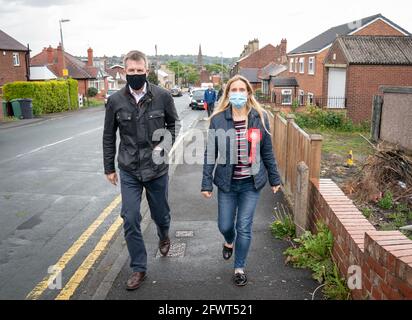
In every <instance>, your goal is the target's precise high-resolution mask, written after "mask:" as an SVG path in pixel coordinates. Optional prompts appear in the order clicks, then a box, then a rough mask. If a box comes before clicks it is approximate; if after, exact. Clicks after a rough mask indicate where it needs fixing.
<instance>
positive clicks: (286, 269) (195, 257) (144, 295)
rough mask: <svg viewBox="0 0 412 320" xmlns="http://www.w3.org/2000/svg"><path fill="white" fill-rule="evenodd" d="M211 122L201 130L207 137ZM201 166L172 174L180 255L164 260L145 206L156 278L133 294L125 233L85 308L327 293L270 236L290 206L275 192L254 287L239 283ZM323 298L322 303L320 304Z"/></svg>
mask: <svg viewBox="0 0 412 320" xmlns="http://www.w3.org/2000/svg"><path fill="white" fill-rule="evenodd" d="M206 126H207V123H206V121H202V120H199V121H198V122H197V123H196V128H198V129H202V130H206ZM201 176H202V166H201V165H187V164H182V165H179V166H177V168H176V169H175V171H174V172H172V173H171V179H170V193H169V199H170V206H171V209H172V223H171V230H170V231H171V232H170V234H171V240H172V247H171V250H170V252H169V255H168V257H160V255H159V253H158V249H157V244H158V238H157V236H156V228H155V225H154V223H153V222H152V221H151V220H150V218H149V216H150V213H149V211H148V207H147V203H146V202H144V203H143V204H142V212H143V216H144V218H143V222H142V230H143V232H144V239H145V244H146V249H147V252H148V278H147V279H146V281H145V282H144V284H143V285H142V286H141V287H140V288H139V289H138V290H137V291H134V292H128V291H126V290H125V283H126V281H127V279H128V277H129V276H130V274H131V270H130V268H129V256H128V252H127V248H126V244H125V241H124V238H123V232H119V233H118V234H117V237H116V239H114V240H113V243H112V244H111V246H110V248H109V249H108V251H107V254H106V256H105V257H104V258H103V259H102V260H101V261H99V263H98V264H97V265H96V266H95V268H94V270H93V271H94V272H93V273H92V274H90V275H89V277H88V278H86V280H85V281H84V283H83V284H82V285H81V286H80V288H79V290H78V291H77V293H76V295H75V296H74V297H73V298H74V299H79V300H89V299H94V300H104V299H107V300H311V299H312V293H313V292H314V291H315V289H316V288H317V287H318V286H319V284H318V283H317V282H315V281H314V280H313V279H312V278H311V273H310V272H309V271H308V270H301V269H295V268H292V267H290V266H288V265H285V263H284V261H285V257H284V256H283V252H284V251H285V250H286V249H287V247H288V243H287V242H284V241H279V240H276V239H275V238H274V237H273V236H272V234H271V232H270V229H269V225H270V224H271V222H273V210H274V208H275V207H276V206H279V205H280V204H283V205H284V206H287V204H286V201H285V199H284V197H283V194H282V193H278V194H277V195H276V196H274V195H273V193H272V192H271V189H270V188H269V186H267V187H266V188H265V189H264V190H263V191H262V194H261V198H260V201H259V204H258V207H257V210H256V215H255V219H254V225H253V241H252V245H251V249H250V252H249V256H248V260H247V261H248V264H247V267H246V271H247V273H248V278H249V283H248V285H247V286H246V287H243V288H238V287H235V286H234V285H233V284H232V282H231V277H232V273H233V260H230V261H229V262H227V261H224V260H223V258H222V253H221V251H222V243H223V238H222V236H221V235H220V233H219V231H218V228H217V201H216V193H214V197H213V199H212V200H209V201H208V200H205V199H204V198H203V197H202V196H201V194H200V182H201ZM232 259H233V257H232ZM316 298H319V297H316Z"/></svg>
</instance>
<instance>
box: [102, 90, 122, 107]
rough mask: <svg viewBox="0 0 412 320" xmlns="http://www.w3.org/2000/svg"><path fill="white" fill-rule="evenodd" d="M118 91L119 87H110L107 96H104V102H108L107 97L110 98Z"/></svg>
mask: <svg viewBox="0 0 412 320" xmlns="http://www.w3.org/2000/svg"><path fill="white" fill-rule="evenodd" d="M117 91H119V89H109V90H107V93H106V96H105V97H104V104H106V103H107V99H109V97H110V96H111V95H112V94H113V93H116V92H117Z"/></svg>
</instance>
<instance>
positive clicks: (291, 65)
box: [289, 58, 295, 72]
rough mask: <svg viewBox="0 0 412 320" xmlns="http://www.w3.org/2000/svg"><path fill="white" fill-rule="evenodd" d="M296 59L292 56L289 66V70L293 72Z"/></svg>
mask: <svg viewBox="0 0 412 320" xmlns="http://www.w3.org/2000/svg"><path fill="white" fill-rule="evenodd" d="M294 61H295V60H294V59H293V58H290V67H289V72H293V63H294Z"/></svg>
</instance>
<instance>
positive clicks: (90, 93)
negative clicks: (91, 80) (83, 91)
mask: <svg viewBox="0 0 412 320" xmlns="http://www.w3.org/2000/svg"><path fill="white" fill-rule="evenodd" d="M97 93H98V91H97V89H96V88H94V87H90V88H89V89H87V96H88V97H89V98H93V97H95V96H97Z"/></svg>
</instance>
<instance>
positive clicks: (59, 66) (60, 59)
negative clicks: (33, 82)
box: [57, 43, 64, 77]
mask: <svg viewBox="0 0 412 320" xmlns="http://www.w3.org/2000/svg"><path fill="white" fill-rule="evenodd" d="M63 68H64V63H63V50H62V44H61V43H60V44H59V46H58V47H57V70H58V72H59V76H61V77H62V76H63Z"/></svg>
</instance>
